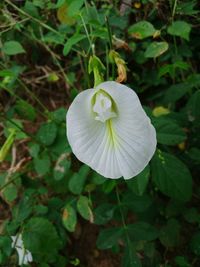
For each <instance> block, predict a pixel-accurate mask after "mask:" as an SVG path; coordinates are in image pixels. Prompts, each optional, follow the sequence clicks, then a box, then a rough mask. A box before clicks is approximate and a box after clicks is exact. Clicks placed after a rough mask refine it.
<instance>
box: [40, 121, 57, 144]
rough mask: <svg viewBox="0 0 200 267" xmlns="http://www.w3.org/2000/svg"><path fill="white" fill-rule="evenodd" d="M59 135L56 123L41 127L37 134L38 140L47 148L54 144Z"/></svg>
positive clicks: (48, 123)
mask: <svg viewBox="0 0 200 267" xmlns="http://www.w3.org/2000/svg"><path fill="white" fill-rule="evenodd" d="M56 135H57V125H56V124H55V123H54V122H47V123H44V124H42V125H41V126H40V128H39V130H38V132H37V139H38V141H39V142H40V143H42V144H43V145H45V146H50V145H51V144H53V142H54V140H55V139H56Z"/></svg>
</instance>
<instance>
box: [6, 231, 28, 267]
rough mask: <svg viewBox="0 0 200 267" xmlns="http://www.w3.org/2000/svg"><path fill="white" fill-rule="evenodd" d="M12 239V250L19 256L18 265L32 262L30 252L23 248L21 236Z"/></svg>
mask: <svg viewBox="0 0 200 267" xmlns="http://www.w3.org/2000/svg"><path fill="white" fill-rule="evenodd" d="M11 238H12V241H13V242H12V248H15V249H16V250H17V253H18V256H19V265H22V264H25V265H26V264H28V263H29V262H32V261H33V258H32V255H31V252H30V251H28V250H27V249H25V248H24V242H23V240H22V235H21V234H19V235H16V236H11Z"/></svg>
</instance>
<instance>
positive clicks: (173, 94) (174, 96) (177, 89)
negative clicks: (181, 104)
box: [164, 83, 191, 103]
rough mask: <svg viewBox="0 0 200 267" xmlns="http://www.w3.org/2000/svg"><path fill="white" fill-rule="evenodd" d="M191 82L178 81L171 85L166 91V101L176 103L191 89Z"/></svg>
mask: <svg viewBox="0 0 200 267" xmlns="http://www.w3.org/2000/svg"><path fill="white" fill-rule="evenodd" d="M190 88H191V84H189V83H178V84H173V85H171V86H170V87H169V88H168V89H167V90H166V92H165V95H164V102H165V103H174V102H176V101H177V100H179V99H180V98H181V97H183V96H184V95H185V94H187V92H188V91H189V90H190Z"/></svg>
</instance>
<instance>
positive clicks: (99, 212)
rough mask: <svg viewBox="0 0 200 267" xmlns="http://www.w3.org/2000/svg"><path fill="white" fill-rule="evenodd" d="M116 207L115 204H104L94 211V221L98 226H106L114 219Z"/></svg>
mask: <svg viewBox="0 0 200 267" xmlns="http://www.w3.org/2000/svg"><path fill="white" fill-rule="evenodd" d="M115 209H116V206H115V205H113V204H108V203H104V204H101V205H100V206H98V207H97V208H96V209H95V211H94V221H95V224H97V225H101V224H102V225H103V224H106V223H107V222H108V221H110V220H111V219H112V218H113V214H114V211H115Z"/></svg>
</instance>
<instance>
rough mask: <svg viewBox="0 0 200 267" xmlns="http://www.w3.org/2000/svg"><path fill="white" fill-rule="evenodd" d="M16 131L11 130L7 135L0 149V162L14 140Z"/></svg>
mask: <svg viewBox="0 0 200 267" xmlns="http://www.w3.org/2000/svg"><path fill="white" fill-rule="evenodd" d="M15 135H16V131H15V129H13V130H11V132H10V134H9V136H8V137H7V139H6V141H5V143H4V144H3V145H2V147H1V149H0V162H3V161H4V160H5V158H6V157H7V155H8V152H9V150H10V148H11V146H12V144H13V142H14V140H15Z"/></svg>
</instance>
